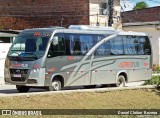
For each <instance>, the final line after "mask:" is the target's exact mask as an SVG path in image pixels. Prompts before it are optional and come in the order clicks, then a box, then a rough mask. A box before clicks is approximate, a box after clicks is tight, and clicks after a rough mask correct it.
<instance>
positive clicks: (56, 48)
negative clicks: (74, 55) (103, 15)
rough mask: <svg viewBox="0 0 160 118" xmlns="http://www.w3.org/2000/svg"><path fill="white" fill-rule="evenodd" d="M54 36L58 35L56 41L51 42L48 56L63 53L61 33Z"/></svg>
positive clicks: (63, 46) (63, 45)
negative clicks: (54, 42)
mask: <svg viewBox="0 0 160 118" xmlns="http://www.w3.org/2000/svg"><path fill="white" fill-rule="evenodd" d="M55 36H57V37H58V43H57V44H55V45H54V44H53V43H52V44H51V46H50V49H49V52H48V57H49V58H52V57H57V56H62V55H65V42H64V37H63V34H61V33H60V34H56V35H55Z"/></svg>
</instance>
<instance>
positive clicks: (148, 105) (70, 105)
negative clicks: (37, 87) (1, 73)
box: [0, 89, 160, 109]
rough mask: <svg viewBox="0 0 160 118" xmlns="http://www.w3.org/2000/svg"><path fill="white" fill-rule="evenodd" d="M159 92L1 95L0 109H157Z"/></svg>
mask: <svg viewBox="0 0 160 118" xmlns="http://www.w3.org/2000/svg"><path fill="white" fill-rule="evenodd" d="M159 101H160V93H159V92H158V91H153V90H152V89H151V90H124V91H112V92H104V93H97V92H96V93H95V92H88V93H64V94H53V95H52V94H50V95H31V96H29V97H27V96H19V97H1V98H0V108H3V109H7V108H10V109H41V108H43V109H77V108H78V109H135V108H137V109H152V108H160V102H159Z"/></svg>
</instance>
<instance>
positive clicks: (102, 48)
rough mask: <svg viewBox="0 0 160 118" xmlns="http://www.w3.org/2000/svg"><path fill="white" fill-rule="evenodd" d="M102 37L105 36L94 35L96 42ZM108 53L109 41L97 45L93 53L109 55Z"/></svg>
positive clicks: (109, 50) (109, 52) (109, 48)
mask: <svg viewBox="0 0 160 118" xmlns="http://www.w3.org/2000/svg"><path fill="white" fill-rule="evenodd" d="M104 38H105V36H102V35H97V36H96V40H97V43H98V42H99V41H101V40H102V39H104ZM110 54H111V46H110V41H107V42H105V43H104V44H102V45H101V46H99V47H98V48H97V49H96V51H95V55H101V56H102V55H110Z"/></svg>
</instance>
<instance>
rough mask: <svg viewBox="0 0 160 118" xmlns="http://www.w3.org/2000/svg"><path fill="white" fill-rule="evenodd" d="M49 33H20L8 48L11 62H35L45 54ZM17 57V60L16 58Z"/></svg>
mask: <svg viewBox="0 0 160 118" xmlns="http://www.w3.org/2000/svg"><path fill="white" fill-rule="evenodd" d="M50 36H51V34H50V33H41V32H30V33H21V34H20V35H19V36H18V37H17V38H16V39H15V41H14V43H13V45H12V46H11V48H10V51H9V53H8V57H9V58H10V59H12V60H16V59H21V60H24V59H25V60H30V59H31V60H36V59H39V58H41V57H42V56H43V55H44V54H45V50H46V47H47V44H48V41H49V38H50ZM17 57H18V58H17Z"/></svg>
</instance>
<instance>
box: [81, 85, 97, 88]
mask: <svg viewBox="0 0 160 118" xmlns="http://www.w3.org/2000/svg"><path fill="white" fill-rule="evenodd" d="M96 86H97V85H87V86H83V87H84V88H86V89H90V88H96Z"/></svg>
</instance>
